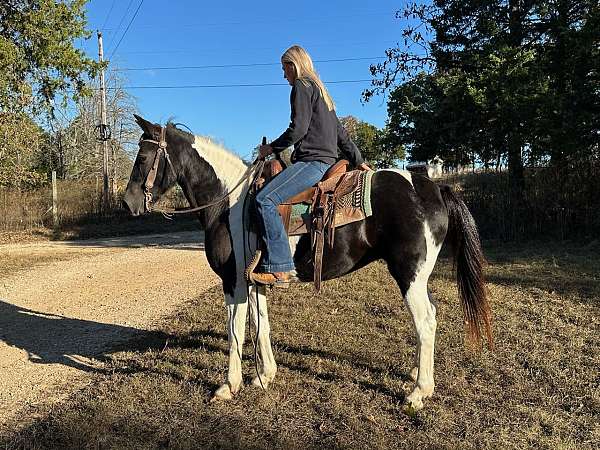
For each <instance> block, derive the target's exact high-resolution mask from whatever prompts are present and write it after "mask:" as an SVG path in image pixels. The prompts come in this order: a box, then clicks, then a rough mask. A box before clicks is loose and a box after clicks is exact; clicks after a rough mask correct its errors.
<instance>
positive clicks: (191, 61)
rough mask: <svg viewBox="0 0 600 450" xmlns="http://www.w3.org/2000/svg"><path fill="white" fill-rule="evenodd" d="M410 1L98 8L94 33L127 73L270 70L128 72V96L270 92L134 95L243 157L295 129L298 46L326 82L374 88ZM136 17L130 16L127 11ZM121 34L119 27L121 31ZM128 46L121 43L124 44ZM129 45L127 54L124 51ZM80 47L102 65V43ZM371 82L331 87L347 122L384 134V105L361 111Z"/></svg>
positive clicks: (154, 1) (96, 2) (156, 117)
mask: <svg viewBox="0 0 600 450" xmlns="http://www.w3.org/2000/svg"><path fill="white" fill-rule="evenodd" d="M403 4H404V2H403V1H377V2H366V1H353V0H350V1H343V2H341V1H312V0H310V1H301V2H290V1H287V2H285V1H278V2H275V1H272V0H269V1H262V2H256V1H255V2H252V1H243V2H242V1H220V2H214V1H213V2H204V1H170V2H164V1H158V0H143V3H142V4H141V7H140V8H139V11H138V13H137V15H136V17H135V19H134V20H133V22H132V23H131V26H130V28H129V30H128V31H127V33H126V34H125V35H124V36H123V33H124V31H125V28H126V27H127V25H128V24H129V23H130V20H131V18H132V17H133V16H134V13H135V11H136V9H137V8H138V6H139V5H140V0H91V1H90V2H89V3H88V5H87V17H88V28H89V29H91V30H98V29H100V30H101V31H102V32H103V36H104V47H105V58H107V59H108V58H109V57H111V56H112V58H111V63H112V64H111V67H118V68H121V69H132V68H160V67H182V66H206V65H231V64H240V65H244V64H270V63H272V64H273V65H254V66H248V67H226V68H222V67H219V68H204V69H174V70H160V69H148V70H126V71H123V72H122V75H124V76H125V77H126V79H127V81H126V83H125V84H126V86H130V87H135V86H190V85H202V86H206V85H231V84H269V83H281V85H276V86H262V87H256V86H255V87H227V88H181V89H133V88H131V89H129V91H130V92H131V93H132V94H133V95H134V96H135V97H136V98H137V101H138V105H139V109H140V113H141V115H143V116H144V117H145V118H147V119H148V120H151V121H154V122H165V121H166V120H167V119H169V118H171V117H172V118H174V120H175V121H176V122H182V123H185V124H186V125H187V126H189V127H190V128H191V129H192V130H193V131H194V133H196V134H202V135H208V136H211V137H213V138H214V139H216V140H217V141H219V142H221V143H223V144H224V145H225V146H226V147H227V148H229V149H231V150H233V151H234V152H236V153H237V154H239V155H242V156H244V155H247V154H249V153H250V152H251V151H252V148H253V147H254V146H255V145H256V144H258V143H259V141H260V139H261V136H263V135H265V136H267V137H268V138H269V140H272V139H275V138H276V137H277V136H279V134H280V133H281V132H283V131H284V130H285V128H286V127H287V125H288V123H289V114H290V106H289V92H290V87H289V86H288V85H287V82H286V81H285V79H284V78H283V73H282V70H281V67H280V65H279V60H280V56H281V54H282V53H283V52H284V51H285V49H286V48H288V47H289V46H290V45H292V44H299V45H302V46H303V47H304V48H306V49H307V50H308V52H309V53H310V54H311V56H312V57H313V60H315V61H319V60H331V59H346V58H353V59H354V58H366V59H364V60H359V61H338V62H315V66H316V68H317V71H318V72H319V74H320V75H321V79H322V80H323V81H324V82H326V83H327V82H330V81H345V80H370V79H371V75H370V72H369V64H371V63H377V62H380V61H382V60H383V57H384V55H385V50H386V49H387V48H389V47H393V46H395V45H396V44H397V42H398V41H399V40H400V32H401V25H402V24H401V22H400V21H399V20H398V19H395V18H394V14H395V11H397V10H398V9H400V8H401V7H402V5H403ZM128 7H129V9H128ZM119 25H120V26H119ZM121 38H122V40H121ZM119 40H121V43H120V44H119V46H118V48H115V47H116V45H117V43H118V41H119ZM80 46H82V48H84V49H85V51H86V52H87V53H88V54H89V55H90V56H92V57H93V58H97V53H98V49H97V41H96V36H95V33H94V36H93V37H92V38H91V39H89V40H87V41H82V42H80ZM368 86H369V82H357V83H339V84H333V83H332V84H327V87H328V89H329V91H330V93H331V95H332V96H333V98H334V101H335V102H336V106H337V113H338V116H340V117H341V116H345V115H353V116H355V117H357V118H359V119H361V120H364V121H366V122H369V123H372V124H373V125H375V126H377V127H379V128H381V127H383V126H384V124H385V120H386V117H387V111H386V104H385V99H384V98H383V97H376V98H374V99H373V100H371V101H370V102H369V103H367V104H363V103H361V92H362V90H363V89H365V88H366V87H368Z"/></svg>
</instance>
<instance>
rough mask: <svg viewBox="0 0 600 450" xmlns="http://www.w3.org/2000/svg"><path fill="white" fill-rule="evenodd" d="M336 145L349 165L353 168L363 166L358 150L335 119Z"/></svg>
mask: <svg viewBox="0 0 600 450" xmlns="http://www.w3.org/2000/svg"><path fill="white" fill-rule="evenodd" d="M337 145H338V148H339V149H340V151H341V152H342V155H343V156H344V157H345V158H346V159H347V160H348V161H350V163H351V164H352V165H353V166H354V167H359V166H360V165H361V164H364V160H363V157H362V155H361V154H360V150H359V149H358V147H357V146H356V144H355V143H354V142H352V139H350V136H348V133H347V132H346V129H345V128H344V126H343V125H342V124H341V123H340V120H339V119H337Z"/></svg>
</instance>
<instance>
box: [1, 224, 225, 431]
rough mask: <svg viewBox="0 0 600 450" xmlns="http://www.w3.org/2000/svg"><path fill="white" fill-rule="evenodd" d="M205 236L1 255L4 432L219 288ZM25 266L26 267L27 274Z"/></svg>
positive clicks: (10, 250) (52, 245)
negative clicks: (17, 265) (15, 264)
mask: <svg viewBox="0 0 600 450" xmlns="http://www.w3.org/2000/svg"><path fill="white" fill-rule="evenodd" d="M202 241H203V238H202V234H201V233H200V232H180V233H173V234H170V235H154V236H137V237H126V238H118V239H105V240H97V241H79V242H44V243H35V244H23V245H2V246H0V259H3V260H4V267H5V268H6V267H9V264H10V261H21V267H22V268H21V269H20V270H17V271H7V270H5V271H4V272H1V271H0V432H2V431H4V430H5V429H6V427H7V426H9V425H8V424H10V423H11V422H12V423H14V420H15V418H19V417H20V416H23V415H24V414H26V415H28V416H31V414H35V413H36V411H40V410H43V409H44V408H46V407H48V406H49V405H51V404H53V403H54V402H57V401H60V400H61V399H64V398H65V397H66V396H68V395H69V394H71V393H72V392H73V391H74V390H76V389H78V388H80V387H82V386H84V385H85V384H86V383H87V382H89V380H90V379H91V377H90V376H89V373H90V372H92V371H93V370H94V369H96V368H99V367H100V368H101V367H102V362H101V361H100V360H101V359H102V356H103V355H105V354H107V353H110V352H111V350H114V349H115V348H116V347H117V346H118V345H119V343H122V342H124V341H127V340H129V339H131V338H132V337H135V336H142V335H144V334H145V333H147V331H148V330H152V329H155V328H156V326H157V324H158V323H160V320H161V318H163V317H164V316H165V315H168V314H170V313H173V312H174V311H175V310H176V309H177V308H178V307H179V306H181V305H182V304H184V303H185V302H186V301H188V300H190V299H192V298H195V297H197V296H199V295H202V293H203V292H206V291H207V290H208V289H210V288H211V287H213V286H214V285H215V284H216V283H217V282H218V279H217V277H216V275H214V273H213V272H212V271H211V270H210V267H209V266H208V263H207V261H206V258H205V256H204V251H203V244H202ZM23 261H27V263H26V264H23Z"/></svg>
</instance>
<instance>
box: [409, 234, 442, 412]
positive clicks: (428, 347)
mask: <svg viewBox="0 0 600 450" xmlns="http://www.w3.org/2000/svg"><path fill="white" fill-rule="evenodd" d="M424 234H425V241H426V243H427V256H426V257H425V262H424V263H423V264H422V265H421V266H420V267H419V268H418V269H417V273H416V275H415V280H414V281H413V282H412V283H411V285H410V287H409V289H408V291H407V292H406V296H405V301H406V305H407V307H408V310H409V311H410V314H411V316H412V320H413V325H414V327H415V331H416V334H417V349H416V354H415V365H416V367H414V368H413V369H412V370H411V377H414V378H415V379H416V382H417V383H416V386H415V388H414V389H413V391H412V392H411V394H410V395H409V396H408V397H407V398H406V404H407V406H408V407H410V408H413V409H415V410H418V409H421V408H423V399H424V398H427V397H430V396H431V395H432V394H433V389H434V380H433V359H434V346H435V332H436V328H437V322H436V320H435V312H436V311H435V306H434V305H433V303H431V302H430V301H429V295H428V293H427V281H428V280H429V276H430V275H431V272H432V271H433V267H434V265H435V261H436V260H437V256H438V253H439V251H440V246H436V245H435V243H434V240H433V236H432V234H431V230H430V229H429V225H428V224H427V222H425V224H424Z"/></svg>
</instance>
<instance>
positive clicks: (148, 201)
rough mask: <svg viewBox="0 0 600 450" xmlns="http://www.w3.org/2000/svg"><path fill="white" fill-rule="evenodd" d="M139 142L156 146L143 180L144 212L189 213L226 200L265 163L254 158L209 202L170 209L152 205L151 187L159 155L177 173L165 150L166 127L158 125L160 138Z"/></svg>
mask: <svg viewBox="0 0 600 450" xmlns="http://www.w3.org/2000/svg"><path fill="white" fill-rule="evenodd" d="M140 142H152V143H154V144H156V145H157V146H158V148H157V149H156V154H155V155H154V162H153V164H152V168H151V169H150V172H148V175H147V176H146V181H145V182H144V208H145V209H146V212H152V211H156V212H160V213H162V214H163V215H165V216H167V217H168V216H170V215H173V214H189V213H193V212H198V211H202V210H203V209H206V208H210V207H211V206H215V205H218V204H219V203H221V202H222V201H224V200H226V199H227V198H229V196H231V194H233V192H235V191H236V190H237V189H238V188H239V187H240V186H241V185H242V184H243V183H244V181H246V180H248V179H250V178H251V179H252V183H253V182H254V181H256V178H258V177H259V176H260V174H261V173H262V169H263V166H264V165H265V161H264V160H262V159H258V158H257V159H256V160H255V161H254V162H253V163H252V165H250V166H249V167H248V169H247V170H246V172H245V173H244V175H242V177H241V178H240V180H239V181H238V182H237V184H236V185H235V186H234V187H233V188H232V189H231V190H230V191H228V192H227V193H226V194H224V195H222V196H221V197H219V198H218V199H217V200H213V201H212V202H210V203H207V204H205V205H202V206H196V207H194V208H185V209H170V208H164V209H161V208H156V207H154V206H153V205H152V188H153V187H154V181H155V180H156V174H157V172H158V165H159V163H160V157H161V155H162V154H164V155H165V159H166V161H167V165H168V166H169V167H170V169H171V172H172V173H173V175H175V178H177V174H176V173H175V169H174V167H173V163H172V162H171V158H170V157H169V153H168V152H167V141H166V127H160V140H159V141H156V140H154V139H140Z"/></svg>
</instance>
